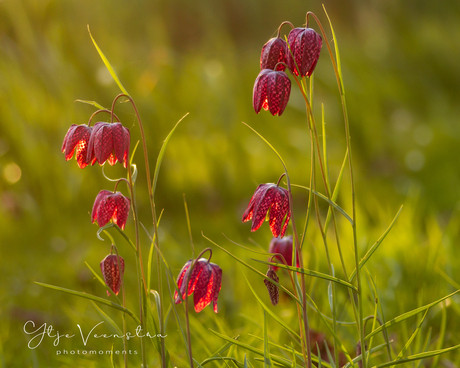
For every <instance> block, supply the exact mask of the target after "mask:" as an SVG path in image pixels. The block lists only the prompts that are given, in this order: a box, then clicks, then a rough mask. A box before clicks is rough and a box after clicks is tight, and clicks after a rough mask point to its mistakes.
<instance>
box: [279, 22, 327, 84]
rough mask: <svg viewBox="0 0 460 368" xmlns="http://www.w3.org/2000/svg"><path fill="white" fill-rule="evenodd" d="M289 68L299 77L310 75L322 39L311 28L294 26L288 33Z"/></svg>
mask: <svg viewBox="0 0 460 368" xmlns="http://www.w3.org/2000/svg"><path fill="white" fill-rule="evenodd" d="M288 44H289V48H290V51H289V52H288V54H287V64H288V66H289V69H291V71H292V72H293V73H294V74H295V75H300V76H301V77H304V76H307V77H310V76H311V74H312V73H313V70H315V66H316V63H317V62H318V59H319V54H320V51H321V46H322V44H323V39H322V38H321V36H320V35H319V34H318V33H316V32H315V30H314V29H312V28H294V29H293V30H292V31H291V32H289V35H288Z"/></svg>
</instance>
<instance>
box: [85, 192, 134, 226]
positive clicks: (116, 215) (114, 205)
mask: <svg viewBox="0 0 460 368" xmlns="http://www.w3.org/2000/svg"><path fill="white" fill-rule="evenodd" d="M130 206H131V201H130V200H129V198H126V197H125V196H124V195H123V194H121V193H120V192H115V193H114V192H111V191H110V190H101V191H100V192H99V194H98V195H97V196H96V199H95V201H94V205H93V210H92V211H91V222H92V223H94V222H96V221H97V224H98V225H99V227H103V226H105V225H106V224H107V223H108V222H109V221H110V220H113V222H114V224H116V225H118V226H119V227H120V229H122V230H124V228H125V224H126V220H127V219H128V214H129V208H130Z"/></svg>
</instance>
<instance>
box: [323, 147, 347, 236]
mask: <svg viewBox="0 0 460 368" xmlns="http://www.w3.org/2000/svg"><path fill="white" fill-rule="evenodd" d="M347 162H348V151H346V152H345V157H344V158H343V162H342V167H341V168H340V172H339V176H338V177H337V181H336V182H335V187H334V192H333V193H332V197H331V201H332V202H334V203H335V201H336V200H337V197H338V196H339V190H340V184H342V178H343V173H344V171H345V167H346V166H347ZM331 210H332V208H330V207H329V209H328V210H327V216H326V221H325V222H324V232H325V233H327V229H328V228H329V223H330V222H331V219H332V211H331Z"/></svg>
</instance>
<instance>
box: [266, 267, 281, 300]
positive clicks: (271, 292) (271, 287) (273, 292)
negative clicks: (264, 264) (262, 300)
mask: <svg viewBox="0 0 460 368" xmlns="http://www.w3.org/2000/svg"><path fill="white" fill-rule="evenodd" d="M267 277H269V278H270V279H272V280H273V281H275V282H279V278H278V275H277V274H276V272H275V271H274V270H273V269H271V268H269V269H268V271H267ZM264 284H265V286H266V287H267V290H268V296H269V297H270V301H271V302H272V304H273V305H277V304H278V302H279V300H280V293H279V289H278V286H277V285H275V284H273V283H272V282H270V281H269V280H267V279H264Z"/></svg>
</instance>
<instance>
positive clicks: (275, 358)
mask: <svg viewBox="0 0 460 368" xmlns="http://www.w3.org/2000/svg"><path fill="white" fill-rule="evenodd" d="M209 331H211V332H212V333H213V334H214V335H216V336H217V337H220V338H221V339H223V340H225V341H230V342H232V343H233V344H234V345H237V346H239V347H241V348H243V349H246V350H247V351H251V352H253V353H254V354H257V355H260V356H262V357H263V356H264V351H263V350H261V349H257V348H255V347H253V346H252V345H249V344H245V343H243V342H241V341H238V340H235V339H233V338H231V337H228V336H225V335H223V334H221V333H218V332H216V331H214V330H211V329H209ZM270 355H271V356H270V358H271V360H272V361H273V362H276V363H279V364H280V365H282V366H283V367H286V368H290V367H291V362H290V361H289V360H287V359H285V358H282V357H279V356H276V355H274V354H270Z"/></svg>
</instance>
